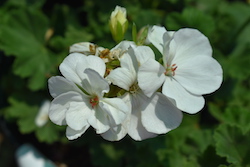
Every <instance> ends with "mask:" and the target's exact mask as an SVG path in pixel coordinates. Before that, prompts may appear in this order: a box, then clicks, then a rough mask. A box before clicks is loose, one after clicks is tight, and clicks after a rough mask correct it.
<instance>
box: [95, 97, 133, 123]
mask: <svg viewBox="0 0 250 167" xmlns="http://www.w3.org/2000/svg"><path fill="white" fill-rule="evenodd" d="M99 105H100V107H101V108H102V109H103V111H105V112H106V113H107V114H108V115H109V120H110V121H111V123H112V124H114V125H118V124H121V123H122V122H123V121H124V120H125V118H126V116H127V114H129V113H130V112H131V111H130V109H129V107H128V106H127V105H126V104H125V102H124V101H123V100H122V99H119V98H104V99H103V100H102V101H100V102H99Z"/></svg>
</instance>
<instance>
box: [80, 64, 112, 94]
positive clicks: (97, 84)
mask: <svg viewBox="0 0 250 167" xmlns="http://www.w3.org/2000/svg"><path fill="white" fill-rule="evenodd" d="M84 73H85V74H86V80H83V82H82V87H83V89H85V90H86V91H87V92H88V93H89V94H90V95H97V96H98V97H99V98H101V97H102V96H103V94H104V93H107V92H109V83H108V82H107V81H106V80H105V79H104V78H103V77H102V76H100V74H99V73H97V72H96V71H95V70H93V69H90V68H88V69H85V70H84Z"/></svg>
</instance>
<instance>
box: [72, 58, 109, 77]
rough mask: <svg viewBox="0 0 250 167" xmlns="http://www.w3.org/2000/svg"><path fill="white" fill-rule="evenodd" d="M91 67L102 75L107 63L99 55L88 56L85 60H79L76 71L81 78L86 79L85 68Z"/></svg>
mask: <svg viewBox="0 0 250 167" xmlns="http://www.w3.org/2000/svg"><path fill="white" fill-rule="evenodd" d="M87 68H90V69H93V70H95V71H96V72H97V73H99V75H101V76H102V77H103V76H104V73H105V70H106V65H105V63H104V61H103V60H102V59H101V58H100V57H97V56H91V55H90V56H87V57H86V59H85V60H82V61H79V62H77V67H76V72H77V74H78V76H80V78H81V80H83V79H85V77H86V75H85V74H84V70H85V69H87Z"/></svg>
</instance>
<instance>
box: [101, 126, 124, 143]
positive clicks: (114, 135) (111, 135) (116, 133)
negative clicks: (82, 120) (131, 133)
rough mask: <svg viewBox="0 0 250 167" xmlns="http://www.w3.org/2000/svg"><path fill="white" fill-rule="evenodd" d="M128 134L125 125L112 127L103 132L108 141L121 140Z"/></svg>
mask: <svg viewBox="0 0 250 167" xmlns="http://www.w3.org/2000/svg"><path fill="white" fill-rule="evenodd" d="M126 134H127V129H126V128H124V126H123V125H118V126H116V127H112V128H110V129H109V130H108V131H107V132H105V133H102V134H101V136H102V137H103V138H104V139H106V140H108V141H119V140H121V139H122V138H123V137H125V136H126Z"/></svg>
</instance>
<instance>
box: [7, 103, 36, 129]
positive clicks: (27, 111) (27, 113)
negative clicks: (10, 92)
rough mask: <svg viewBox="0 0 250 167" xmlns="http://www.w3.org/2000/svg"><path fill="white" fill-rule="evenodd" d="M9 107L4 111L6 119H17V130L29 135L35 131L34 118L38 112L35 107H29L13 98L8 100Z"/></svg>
mask: <svg viewBox="0 0 250 167" xmlns="http://www.w3.org/2000/svg"><path fill="white" fill-rule="evenodd" d="M8 101H9V103H10V107H8V108H7V109H6V111H5V116H6V117H7V118H10V117H12V118H15V119H17V120H18V121H17V124H18V127H19V130H20V131H21V132H22V133H30V132H32V131H34V130H35V128H36V125H35V116H36V114H37V112H38V108H37V107H36V106H29V105H28V104H26V103H25V102H22V101H18V100H17V99H14V98H9V100H8Z"/></svg>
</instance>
